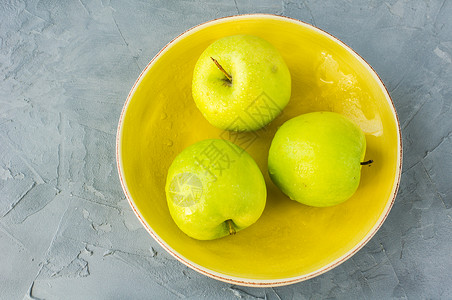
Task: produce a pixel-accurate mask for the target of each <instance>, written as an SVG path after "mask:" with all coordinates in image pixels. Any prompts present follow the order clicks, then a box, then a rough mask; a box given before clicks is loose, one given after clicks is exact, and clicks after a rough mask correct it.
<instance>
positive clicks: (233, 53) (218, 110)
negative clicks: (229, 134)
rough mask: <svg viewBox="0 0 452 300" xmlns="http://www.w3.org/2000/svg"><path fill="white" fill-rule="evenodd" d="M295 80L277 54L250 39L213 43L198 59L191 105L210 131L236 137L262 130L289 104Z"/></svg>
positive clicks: (267, 45) (266, 44) (260, 41)
mask: <svg viewBox="0 0 452 300" xmlns="http://www.w3.org/2000/svg"><path fill="white" fill-rule="evenodd" d="M290 93H291V77H290V72H289V69H288V68H287V65H286V63H285V62H284V59H283V58H282V56H281V54H280V53H279V52H278V50H277V49H276V48H275V47H274V46H273V45H272V44H270V43H269V42H267V41H266V40H264V39H262V38H260V37H257V36H252V35H234V36H228V37H224V38H221V39H219V40H217V41H215V42H214V43H212V44H211V45H210V46H209V47H207V49H206V50H205V51H204V52H203V53H202V54H201V56H200V57H199V59H198V61H197V63H196V66H195V69H194V72H193V81H192V94H193V99H194V100H195V103H196V105H197V107H198V108H199V110H200V111H201V112H202V114H203V115H204V117H205V118H206V119H207V121H209V122H210V123H211V124H212V125H214V126H216V127H218V128H221V129H225V130H234V131H251V130H257V129H260V128H262V127H263V126H265V125H267V124H268V123H269V122H271V121H272V120H273V119H274V118H275V117H276V116H277V115H279V114H280V113H281V111H282V110H283V109H284V107H285V106H286V105H287V103H288V102H289V98H290Z"/></svg>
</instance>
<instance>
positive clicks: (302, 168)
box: [268, 112, 372, 207]
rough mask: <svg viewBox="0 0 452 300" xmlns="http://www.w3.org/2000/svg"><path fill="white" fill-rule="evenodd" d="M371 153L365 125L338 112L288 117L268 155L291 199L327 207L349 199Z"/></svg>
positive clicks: (272, 169) (274, 175) (275, 178)
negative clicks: (368, 148)
mask: <svg viewBox="0 0 452 300" xmlns="http://www.w3.org/2000/svg"><path fill="white" fill-rule="evenodd" d="M365 152H366V138H365V136H364V133H363V132H362V130H361V129H360V128H359V127H358V126H357V125H356V124H355V123H353V122H352V121H350V120H349V119H347V118H346V117H344V116H342V115H340V114H338V113H333V112H313V113H308V114H304V115H300V116H298V117H295V118H293V119H290V120H288V121H286V122H285V123H284V124H283V125H282V126H281V127H280V128H279V129H278V131H277V132H276V134H275V136H274V138H273V140H272V143H271V146H270V150H269V155H268V172H269V174H270V177H271V179H272V181H273V182H274V183H275V184H276V185H277V186H278V187H279V188H280V189H281V190H282V191H283V192H284V193H285V194H286V195H287V196H289V197H290V198H291V199H292V200H296V201H298V202H300V203H303V204H306V205H310V206H316V207H326V206H332V205H336V204H339V203H342V202H344V201H345V200H347V199H349V198H350V197H351V196H352V195H353V194H354V193H355V191H356V189H357V188H358V185H359V182H360V177H361V166H362V165H363V164H368V163H370V162H372V161H368V162H363V159H364V155H365Z"/></svg>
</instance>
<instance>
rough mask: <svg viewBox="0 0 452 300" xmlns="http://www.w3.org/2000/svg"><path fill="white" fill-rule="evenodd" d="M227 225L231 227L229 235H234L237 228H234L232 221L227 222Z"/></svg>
mask: <svg viewBox="0 0 452 300" xmlns="http://www.w3.org/2000/svg"><path fill="white" fill-rule="evenodd" d="M226 223H227V224H228V227H229V235H234V234H235V233H236V231H235V228H234V224H233V223H232V220H231V219H229V220H226Z"/></svg>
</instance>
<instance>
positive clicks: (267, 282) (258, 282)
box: [116, 13, 403, 287]
mask: <svg viewBox="0 0 452 300" xmlns="http://www.w3.org/2000/svg"><path fill="white" fill-rule="evenodd" d="M240 19H274V20H278V21H285V22H291V23H295V24H297V25H300V26H304V27H307V28H308V29H310V30H314V31H315V32H317V33H319V34H321V35H323V36H325V37H326V38H328V39H330V40H332V41H334V42H335V43H337V44H339V45H340V46H342V47H343V48H344V49H345V50H347V51H348V52H349V53H350V54H352V55H353V56H354V57H355V58H356V59H357V60H358V61H359V62H360V63H361V64H362V65H363V66H364V67H365V68H367V69H368V71H369V72H370V74H372V76H373V77H374V79H375V81H376V82H377V83H378V85H379V86H380V88H381V90H382V91H383V93H384V95H385V98H386V101H387V102H388V104H390V108H391V113H392V117H393V118H394V120H395V122H396V124H397V139H398V144H397V147H398V149H397V150H398V152H397V153H398V155H397V168H396V174H395V177H394V183H393V187H392V191H391V194H390V197H389V199H390V201H389V199H388V201H387V203H386V206H385V208H384V210H383V212H382V213H381V215H380V217H379V218H378V220H377V221H376V222H375V224H374V226H373V227H372V228H371V229H370V230H369V232H368V233H367V234H366V236H364V238H362V239H361V240H360V241H359V242H358V243H357V244H356V245H355V246H354V247H353V248H352V249H350V250H349V251H348V252H346V253H345V254H343V255H341V256H340V257H338V258H337V259H336V260H334V261H332V262H330V263H329V264H326V265H324V266H323V267H321V268H319V269H317V270H315V271H313V272H311V273H308V274H304V275H299V276H294V277H287V278H280V279H252V278H241V277H237V276H230V275H226V274H222V273H219V272H216V271H213V270H210V269H208V268H206V267H203V266H201V265H199V264H196V263H194V262H192V261H191V260H189V259H187V258H185V257H184V256H183V255H181V254H180V253H178V252H177V251H176V250H174V249H173V248H171V247H170V246H169V245H168V244H167V243H166V242H165V241H164V240H163V239H162V238H160V236H159V235H158V234H157V233H156V232H155V231H154V230H153V229H152V227H151V226H149V224H148V223H147V222H146V220H145V218H144V217H143V215H142V214H141V212H140V211H139V210H138V208H137V206H136V205H135V201H134V200H133V198H132V197H131V194H130V192H129V189H128V186H127V183H126V181H125V175H124V169H123V164H122V150H121V141H122V134H123V124H124V123H123V120H124V115H125V113H126V111H127V108H128V107H129V104H130V100H131V98H132V96H133V94H134V93H135V91H136V89H137V87H138V85H139V84H140V82H141V81H142V79H143V77H144V75H145V74H146V73H147V72H148V71H149V69H150V68H151V67H152V65H154V64H155V62H156V61H157V60H158V59H159V58H160V57H161V56H162V55H163V54H164V53H166V52H167V51H168V50H169V49H170V48H171V47H172V46H173V45H174V44H175V43H176V42H177V41H178V40H181V39H183V38H185V37H186V36H189V35H191V34H192V33H195V32H197V31H200V30H202V29H204V28H206V27H208V26H210V25H213V24H219V23H226V22H231V21H234V20H240ZM402 157H403V147H402V136H401V127H400V122H399V118H398V115H397V112H396V109H395V106H394V102H393V101H392V98H391V96H390V94H389V92H388V90H387V88H386V86H385V85H384V83H383V81H382V80H381V78H380V77H379V76H378V74H377V72H375V70H374V69H373V68H372V67H371V65H370V64H369V63H367V62H366V61H365V60H364V59H363V58H362V57H361V56H360V55H359V54H358V53H357V52H356V51H354V50H353V49H352V48H351V47H349V46H348V45H347V44H345V43H344V42H342V41H341V40H339V39H338V38H337V37H335V36H333V35H331V34H330V33H328V32H326V31H324V30H322V29H320V28H318V27H316V26H314V25H311V24H309V23H306V22H303V21H301V20H298V19H294V18H291V17H287V16H281V15H277V14H268V13H252V14H238V15H230V16H225V17H220V18H215V19H212V20H209V21H206V22H203V23H200V24H198V25H195V26H193V27H191V28H189V29H187V30H185V31H184V32H182V33H181V34H179V35H178V36H176V37H175V38H173V39H172V40H171V41H170V42H168V43H167V44H166V45H165V46H164V47H163V48H162V49H161V50H160V51H159V52H158V53H157V54H156V55H155V56H154V57H153V58H152V59H151V61H150V62H149V63H148V64H147V65H146V67H145V68H144V69H143V71H142V72H141V73H140V75H139V76H138V78H137V80H136V81H135V83H134V85H133V86H132V88H131V90H130V92H129V94H128V96H127V98H126V101H125V103H124V106H123V108H122V111H121V114H120V117H119V122H118V127H117V133H116V166H117V170H118V174H119V179H120V182H121V187H122V190H123V192H124V194H125V196H126V198H127V201H128V202H129V205H130V206H131V208H132V210H133V212H134V213H135V215H136V216H137V217H138V219H139V220H140V222H141V224H142V225H143V226H144V228H145V229H146V230H147V231H148V233H149V234H150V235H151V236H152V237H153V238H154V240H156V241H157V242H158V243H159V244H160V246H162V247H163V248H164V249H165V250H166V251H167V252H168V253H170V254H171V255H172V256H173V257H175V258H176V259H177V260H178V261H180V262H182V263H183V264H185V265H186V266H188V267H189V268H191V269H193V270H195V271H197V272H199V273H201V274H203V275H206V276H208V277H211V278H214V279H217V280H219V281H223V282H226V283H230V284H236V285H241V286H252V287H274V286H284V285H289V284H293V283H297V282H301V281H305V280H308V279H310V278H313V277H316V276H319V275H321V274H323V273H325V272H327V271H329V270H331V269H333V268H335V267H337V266H338V265H340V264H341V263H343V262H345V261H346V260H348V259H349V258H350V257H352V256H353V255H354V254H355V253H356V252H358V251H359V250H360V249H361V248H363V247H364V246H365V245H366V244H367V243H368V242H369V240H370V239H371V238H372V237H373V236H374V235H375V234H376V232H377V231H378V230H379V229H380V227H381V226H382V224H383V223H384V221H385V220H386V217H387V216H388V214H389V212H390V210H391V208H392V206H393V204H394V201H395V198H396V196H397V191H398V189H399V185H400V178H401V174H402V161H403V159H402Z"/></svg>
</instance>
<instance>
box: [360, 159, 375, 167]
mask: <svg viewBox="0 0 452 300" xmlns="http://www.w3.org/2000/svg"><path fill="white" fill-rule="evenodd" d="M373 162H374V161H373V160H372V159H369V160H368V161H362V162H361V163H360V164H361V166H365V165H370V164H371V163H373Z"/></svg>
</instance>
